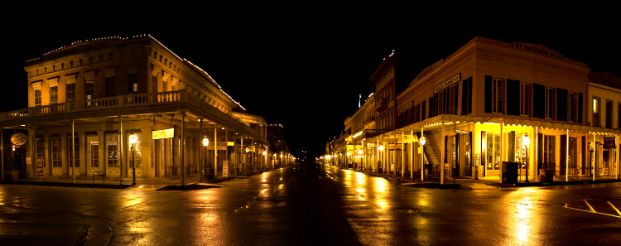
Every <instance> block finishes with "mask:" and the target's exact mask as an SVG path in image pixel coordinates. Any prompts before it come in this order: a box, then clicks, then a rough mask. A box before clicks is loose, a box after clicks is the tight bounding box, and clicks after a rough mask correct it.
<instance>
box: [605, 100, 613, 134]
mask: <svg viewBox="0 0 621 246" xmlns="http://www.w3.org/2000/svg"><path fill="white" fill-rule="evenodd" d="M606 128H612V101H611V100H606Z"/></svg>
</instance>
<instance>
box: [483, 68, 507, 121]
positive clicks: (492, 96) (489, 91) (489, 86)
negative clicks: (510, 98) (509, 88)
mask: <svg viewBox="0 0 621 246" xmlns="http://www.w3.org/2000/svg"><path fill="white" fill-rule="evenodd" d="M504 103H505V81H504V80H503V79H498V78H492V76H489V75H485V112H486V113H503V112H504V107H505V105H504Z"/></svg>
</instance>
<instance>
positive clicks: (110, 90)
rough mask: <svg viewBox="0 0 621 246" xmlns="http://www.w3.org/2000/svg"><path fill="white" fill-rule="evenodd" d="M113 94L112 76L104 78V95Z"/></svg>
mask: <svg viewBox="0 0 621 246" xmlns="http://www.w3.org/2000/svg"><path fill="white" fill-rule="evenodd" d="M111 96H114V77H107V78H106V97H111Z"/></svg>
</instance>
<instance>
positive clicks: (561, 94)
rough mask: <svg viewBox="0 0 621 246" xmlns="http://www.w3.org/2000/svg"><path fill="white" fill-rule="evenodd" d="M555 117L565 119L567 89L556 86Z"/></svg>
mask: <svg viewBox="0 0 621 246" xmlns="http://www.w3.org/2000/svg"><path fill="white" fill-rule="evenodd" d="M556 105H557V107H556V119H557V120H560V121H567V110H568V108H569V107H567V90H565V89H561V88H557V89H556Z"/></svg>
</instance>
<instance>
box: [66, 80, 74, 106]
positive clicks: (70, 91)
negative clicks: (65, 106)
mask: <svg viewBox="0 0 621 246" xmlns="http://www.w3.org/2000/svg"><path fill="white" fill-rule="evenodd" d="M73 100H75V84H68V85H67V102H70V101H73Z"/></svg>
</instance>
